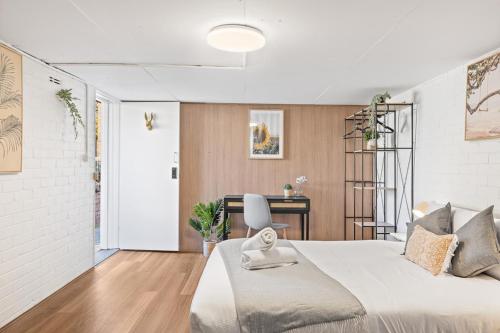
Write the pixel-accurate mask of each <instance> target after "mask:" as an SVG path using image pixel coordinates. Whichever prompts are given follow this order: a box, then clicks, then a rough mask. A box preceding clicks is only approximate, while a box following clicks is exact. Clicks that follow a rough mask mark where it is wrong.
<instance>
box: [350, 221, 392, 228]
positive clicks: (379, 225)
mask: <svg viewBox="0 0 500 333" xmlns="http://www.w3.org/2000/svg"><path fill="white" fill-rule="evenodd" d="M354 224H355V225H357V226H360V227H363V228H375V227H377V228H394V224H390V223H387V222H377V223H375V222H374V221H364V222H362V221H355V222H354Z"/></svg>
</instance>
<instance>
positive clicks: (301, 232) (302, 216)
mask: <svg viewBox="0 0 500 333" xmlns="http://www.w3.org/2000/svg"><path fill="white" fill-rule="evenodd" d="M304 237H305V225H304V214H300V239H302V240H304V239H305V238H304Z"/></svg>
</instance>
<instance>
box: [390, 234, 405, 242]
mask: <svg viewBox="0 0 500 333" xmlns="http://www.w3.org/2000/svg"><path fill="white" fill-rule="evenodd" d="M390 235H391V236H392V237H394V239H396V240H397V241H398V242H406V232H391V233H390Z"/></svg>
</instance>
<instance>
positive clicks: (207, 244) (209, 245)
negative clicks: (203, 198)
mask: <svg viewBox="0 0 500 333" xmlns="http://www.w3.org/2000/svg"><path fill="white" fill-rule="evenodd" d="M223 210H224V202H223V201H222V199H217V200H215V201H212V202H209V203H207V204H204V203H201V202H198V203H197V204H196V205H194V207H193V215H194V216H193V217H191V218H190V219H189V225H190V226H191V227H193V229H194V230H196V231H198V232H199V234H200V235H201V237H202V238H203V255H204V256H205V257H208V256H209V255H210V253H211V252H212V250H213V249H214V248H215V244H217V241H218V240H221V239H222V237H223V236H224V223H223V219H222V218H221V215H222V211H223ZM229 222H230V221H229V219H227V220H226V232H228V231H229V230H228V229H229V228H230V223H229Z"/></svg>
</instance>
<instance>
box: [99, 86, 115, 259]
mask: <svg viewBox="0 0 500 333" xmlns="http://www.w3.org/2000/svg"><path fill="white" fill-rule="evenodd" d="M96 100H98V101H100V102H101V103H103V105H106V107H103V108H102V109H101V119H100V120H101V123H100V125H101V126H100V129H101V133H100V135H101V156H100V157H101V197H100V200H101V202H100V218H101V235H100V236H101V246H100V248H101V249H114V248H118V228H119V225H118V186H119V184H118V179H119V155H118V154H119V138H118V135H119V127H120V101H119V100H117V99H116V98H114V97H111V96H109V95H108V94H106V93H104V92H102V91H97V92H96ZM94 228H95V223H94Z"/></svg>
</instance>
